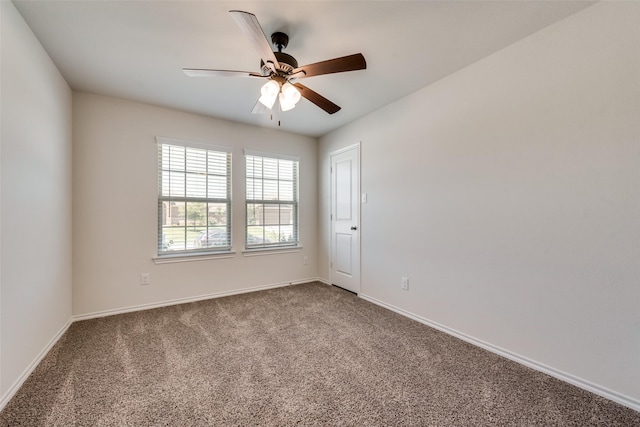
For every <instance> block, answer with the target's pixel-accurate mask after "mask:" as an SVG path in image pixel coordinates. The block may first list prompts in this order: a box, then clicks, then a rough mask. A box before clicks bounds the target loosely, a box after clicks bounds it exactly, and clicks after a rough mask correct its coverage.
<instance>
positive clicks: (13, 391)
mask: <svg viewBox="0 0 640 427" xmlns="http://www.w3.org/2000/svg"><path fill="white" fill-rule="evenodd" d="M72 323H73V320H72V319H69V320H67V323H65V324H64V326H62V328H60V330H59V331H58V332H56V334H55V335H54V337H53V338H52V339H51V341H49V343H48V344H47V345H46V347H45V348H44V349H42V351H41V352H40V354H38V356H36V358H35V359H34V360H33V361H32V362H31V363H30V364H29V366H27V368H26V369H25V370H24V372H22V375H20V377H18V379H17V380H16V381H15V382H14V383H13V384H12V385H11V387H9V389H8V390H7V392H6V393H5V394H4V395H3V396H2V398H0V411H2V410H3V409H4V407H5V406H6V405H7V403H9V401H10V400H11V398H12V397H13V396H14V395H15V394H16V393H17V392H18V390H20V387H22V384H24V382H25V381H26V380H27V378H29V375H31V373H32V372H33V371H34V370H35V369H36V367H37V366H38V364H40V362H41V361H42V359H44V357H45V356H46V355H47V353H49V350H51V348H52V347H53V346H54V345H55V344H56V343H57V342H58V340H59V339H60V338H61V337H62V335H64V333H65V332H67V329H69V326H71V324H72Z"/></svg>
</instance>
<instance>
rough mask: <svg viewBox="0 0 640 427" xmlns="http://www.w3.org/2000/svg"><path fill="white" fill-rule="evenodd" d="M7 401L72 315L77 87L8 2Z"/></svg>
mask: <svg viewBox="0 0 640 427" xmlns="http://www.w3.org/2000/svg"><path fill="white" fill-rule="evenodd" d="M0 15H1V25H0V28H1V35H0V39H1V43H2V46H1V50H2V69H1V71H0V74H1V76H2V77H1V79H2V80H1V87H2V89H1V92H2V95H1V97H2V107H1V108H2V123H1V127H2V133H1V135H2V138H1V147H0V156H1V158H2V161H1V166H0V176H1V185H2V187H1V190H0V207H1V209H0V219H1V236H0V237H1V239H0V240H1V252H0V347H1V351H0V407H2V403H3V401H4V400H5V398H6V397H7V396H8V395H9V394H11V392H12V391H15V386H16V384H17V383H19V382H20V381H21V380H24V376H25V375H26V374H27V373H28V371H29V369H30V366H32V364H33V363H34V362H36V361H37V359H38V357H39V356H40V355H41V354H42V352H43V351H44V350H45V349H46V348H47V347H48V345H49V343H50V342H51V341H52V340H53V339H54V338H55V337H56V336H57V334H58V333H59V332H60V331H61V330H63V329H64V327H65V326H66V325H67V324H68V322H69V320H70V319H71V102H72V96H71V89H69V86H68V85H67V83H66V82H65V80H64V79H63V78H62V76H61V75H60V73H59V72H58V70H57V69H56V67H55V65H54V64H53V62H52V61H51V59H50V58H49V56H48V55H47V53H46V52H45V51H44V50H43V49H42V47H41V46H40V43H39V42H38V40H37V39H36V37H35V36H34V35H33V33H32V32H31V30H30V29H29V27H28V26H27V24H26V23H25V22H24V20H23V19H22V17H21V16H20V14H19V13H18V11H17V10H16V9H15V7H14V6H13V4H12V3H11V2H8V1H1V2H0Z"/></svg>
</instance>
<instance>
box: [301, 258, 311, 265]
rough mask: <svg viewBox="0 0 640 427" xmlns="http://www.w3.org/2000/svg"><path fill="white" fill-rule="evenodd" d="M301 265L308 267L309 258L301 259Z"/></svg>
mask: <svg viewBox="0 0 640 427" xmlns="http://www.w3.org/2000/svg"><path fill="white" fill-rule="evenodd" d="M302 263H303V264H304V265H309V257H304V258H302Z"/></svg>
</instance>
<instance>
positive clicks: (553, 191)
mask: <svg viewBox="0 0 640 427" xmlns="http://www.w3.org/2000/svg"><path fill="white" fill-rule="evenodd" d="M639 22H640V3H637V2H635V3H634V2H626V3H621V2H613V3H612V2H604V3H599V4H596V5H594V6H591V7H589V8H587V9H585V10H583V11H581V12H578V13H577V14H575V15H573V16H571V17H569V18H567V19H565V20H564V21H561V22H559V23H557V24H555V25H552V26H550V27H548V28H546V29H544V30H542V31H540V32H539V33H536V34H534V35H533V36H531V37H528V38H526V39H524V40H522V41H520V42H518V43H515V44H513V45H512V46H510V47H508V48H506V49H504V50H502V51H500V52H498V53H496V54H494V55H491V56H489V57H487V58H485V59H483V60H481V61H479V62H477V63H475V64H473V65H471V66H469V67H467V68H465V69H463V70H461V71H459V72H457V73H455V74H453V75H451V76H449V77H446V78H444V79H442V80H440V81H439V82H437V83H435V84H433V85H431V86H429V87H426V88H424V89H423V90H421V91H418V92H416V93H414V94H412V95H410V96H408V97H406V98H404V99H401V100H399V101H397V102H395V103H394V104H392V105H389V106H387V107H386V108H383V109H381V110H379V111H377V112H375V113H372V114H370V115H368V116H366V117H364V118H362V119H360V120H358V121H356V122H354V123H352V124H349V125H347V126H345V127H344V128H342V129H339V130H337V131H335V132H333V133H331V134H329V135H326V136H325V137H323V138H321V140H320V143H321V144H320V149H319V159H320V165H319V173H320V199H319V200H320V205H319V209H320V212H321V216H320V232H319V238H320V246H321V250H320V259H319V272H320V275H321V276H322V277H324V278H328V277H329V263H328V260H329V258H328V257H329V240H328V239H329V231H328V230H329V220H328V213H329V204H328V202H329V188H328V187H329V186H328V184H329V174H328V169H329V167H328V161H329V158H328V155H329V153H330V152H331V151H333V150H336V149H337V148H340V147H344V146H347V145H351V144H353V143H356V142H358V141H362V147H361V150H362V165H361V166H362V167H361V174H362V181H361V182H362V191H363V192H366V193H368V203H367V204H364V205H362V210H361V211H362V214H361V217H362V221H361V231H362V234H361V235H362V294H363V295H365V296H367V297H370V298H374V299H376V300H377V301H380V302H382V303H384V304H387V305H390V306H393V307H396V308H398V309H401V310H404V311H406V312H409V313H412V314H414V315H417V316H419V317H421V318H423V319H427V320H430V321H432V322H437V323H439V324H441V325H443V326H445V327H447V328H450V329H452V330H455V331H459V332H461V333H463V334H466V335H467V336H469V337H472V338H473V339H475V340H477V341H478V342H485V343H488V344H489V345H490V346H492V347H493V348H497V349H504V350H505V351H508V352H512V353H514V354H515V355H518V356H520V357H521V360H525V359H530V360H532V361H534V362H535V363H536V364H537V366H538V367H540V366H544V365H546V366H548V367H549V368H550V369H551V370H556V371H558V372H561V373H565V374H568V375H569V376H574V377H576V378H577V379H578V380H579V381H581V382H582V384H583V385H585V384H588V383H589V382H591V383H594V384H595V385H596V387H598V388H599V390H601V391H602V390H605V389H610V390H612V391H613V394H614V395H615V394H616V393H619V394H621V395H622V397H621V399H622V400H624V399H626V402H627V403H630V404H635V405H636V406H635V407H636V408H640V363H639V361H640V333H639V331H640V286H639V283H640V282H639V281H640V243H639V242H640V26H639V25H638V23H639ZM404 275H406V276H408V277H409V279H410V289H409V291H402V290H401V276H404Z"/></svg>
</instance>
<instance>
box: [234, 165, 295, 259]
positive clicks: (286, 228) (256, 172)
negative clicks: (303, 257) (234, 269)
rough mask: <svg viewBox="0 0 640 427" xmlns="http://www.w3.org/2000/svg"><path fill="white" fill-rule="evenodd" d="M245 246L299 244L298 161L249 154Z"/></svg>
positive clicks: (264, 246) (269, 246) (261, 246)
mask: <svg viewBox="0 0 640 427" xmlns="http://www.w3.org/2000/svg"><path fill="white" fill-rule="evenodd" d="M245 160H246V180H247V181H246V185H247V187H246V189H247V192H246V210H247V212H246V247H247V249H251V248H271V247H282V246H297V245H298V243H299V239H298V161H297V160H292V159H285V158H275V157H265V156H262V155H253V154H250V153H247V154H246V155H245Z"/></svg>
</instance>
